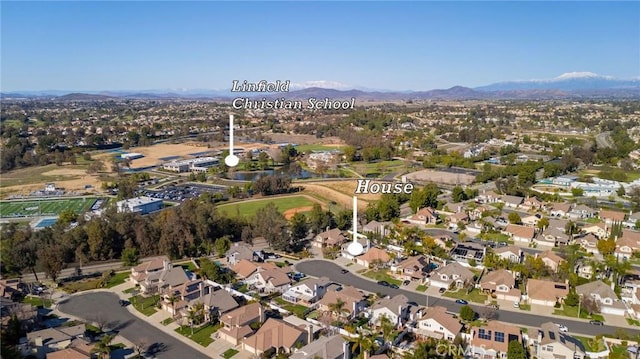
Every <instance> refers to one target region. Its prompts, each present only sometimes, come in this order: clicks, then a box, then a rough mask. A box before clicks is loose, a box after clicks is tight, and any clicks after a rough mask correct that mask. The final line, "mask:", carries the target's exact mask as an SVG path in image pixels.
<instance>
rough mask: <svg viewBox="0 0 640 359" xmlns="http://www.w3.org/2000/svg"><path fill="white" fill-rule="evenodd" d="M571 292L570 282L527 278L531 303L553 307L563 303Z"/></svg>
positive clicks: (528, 295)
mask: <svg viewBox="0 0 640 359" xmlns="http://www.w3.org/2000/svg"><path fill="white" fill-rule="evenodd" d="M568 294H569V283H560V282H553V281H550V280H541V279H533V278H531V279H529V280H527V297H528V299H529V303H530V304H536V305H544V306H548V307H553V306H554V305H555V304H556V303H562V302H563V301H564V299H565V298H566V297H567V295H568Z"/></svg>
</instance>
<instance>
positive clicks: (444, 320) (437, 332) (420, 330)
mask: <svg viewBox="0 0 640 359" xmlns="http://www.w3.org/2000/svg"><path fill="white" fill-rule="evenodd" d="M461 330H462V324H461V323H460V320H458V319H457V318H456V317H454V316H453V315H451V314H449V313H447V308H445V307H439V306H436V307H429V308H427V310H426V311H425V312H424V314H423V315H422V317H421V318H419V319H418V320H417V322H416V334H418V335H420V336H424V337H429V338H436V339H446V340H450V341H453V340H454V339H455V338H456V337H457V336H458V335H459V334H460V331H461Z"/></svg>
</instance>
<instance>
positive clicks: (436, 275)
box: [426, 262, 473, 288]
mask: <svg viewBox="0 0 640 359" xmlns="http://www.w3.org/2000/svg"><path fill="white" fill-rule="evenodd" d="M426 282H427V283H428V284H429V285H432V286H434V287H438V288H450V287H451V286H454V287H456V288H463V287H464V286H465V284H469V283H471V282H473V272H472V271H470V270H469V269H467V268H465V267H464V266H463V265H462V264H460V263H458V262H452V263H449V264H447V265H446V266H443V267H439V268H438V269H436V270H434V271H433V272H431V274H430V275H429V276H428V277H427V278H426Z"/></svg>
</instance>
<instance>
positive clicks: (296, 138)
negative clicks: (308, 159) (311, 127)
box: [269, 133, 344, 145]
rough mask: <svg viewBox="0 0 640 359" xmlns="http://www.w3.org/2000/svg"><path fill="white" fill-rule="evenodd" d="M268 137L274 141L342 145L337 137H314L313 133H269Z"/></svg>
mask: <svg viewBox="0 0 640 359" xmlns="http://www.w3.org/2000/svg"><path fill="white" fill-rule="evenodd" d="M269 137H271V139H272V140H273V141H274V142H276V143H295V144H298V145H313V144H321V145H328V144H334V145H344V142H343V141H342V140H341V139H340V138H338V137H325V138H316V136H314V135H291V134H286V133H270V134H269Z"/></svg>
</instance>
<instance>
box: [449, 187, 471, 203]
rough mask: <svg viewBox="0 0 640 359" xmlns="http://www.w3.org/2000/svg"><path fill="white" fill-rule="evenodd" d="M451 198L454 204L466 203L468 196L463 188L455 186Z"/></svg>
mask: <svg viewBox="0 0 640 359" xmlns="http://www.w3.org/2000/svg"><path fill="white" fill-rule="evenodd" d="M451 198H452V200H453V202H462V201H465V200H466V199H467V195H466V193H465V192H464V189H462V187H460V186H455V187H453V190H452V191H451Z"/></svg>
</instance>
